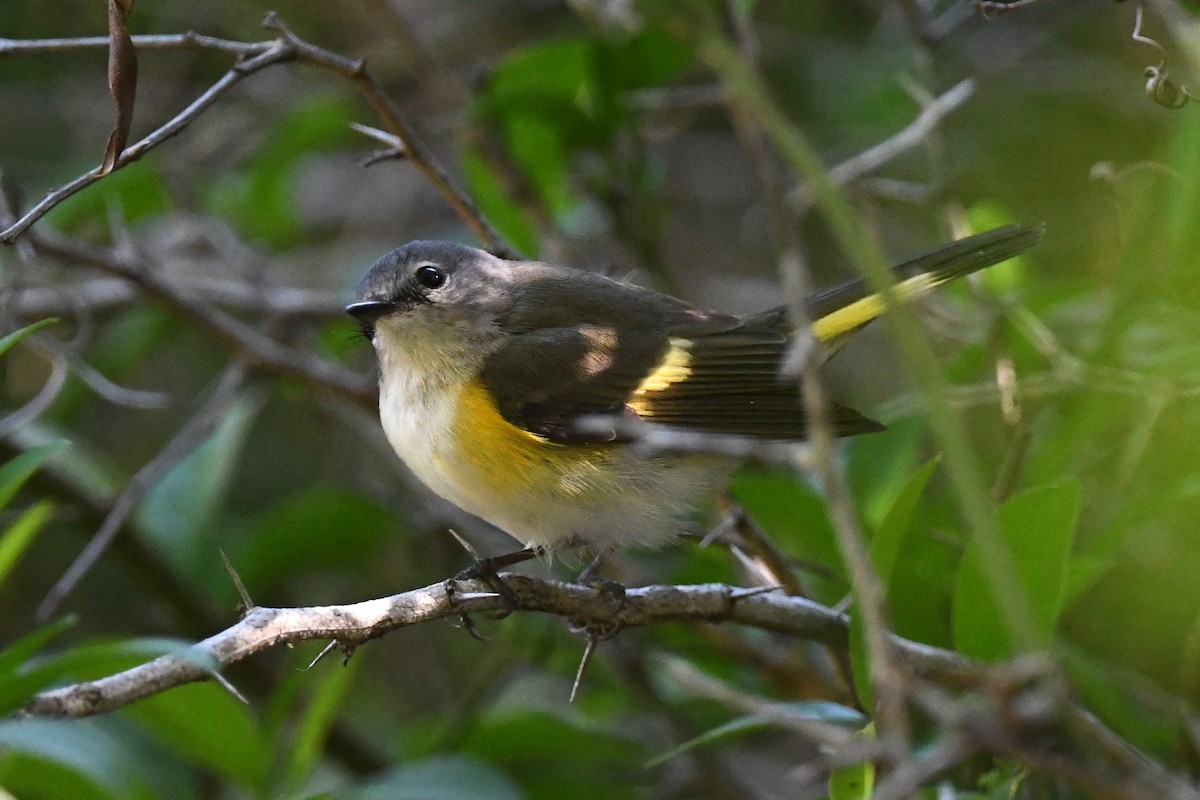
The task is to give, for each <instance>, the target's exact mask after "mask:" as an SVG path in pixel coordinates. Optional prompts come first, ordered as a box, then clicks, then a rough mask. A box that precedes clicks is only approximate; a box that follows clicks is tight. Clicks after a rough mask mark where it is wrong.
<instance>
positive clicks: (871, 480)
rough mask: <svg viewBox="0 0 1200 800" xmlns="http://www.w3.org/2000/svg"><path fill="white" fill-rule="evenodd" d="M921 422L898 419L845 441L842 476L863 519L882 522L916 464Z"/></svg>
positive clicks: (874, 523) (874, 524) (876, 524)
mask: <svg viewBox="0 0 1200 800" xmlns="http://www.w3.org/2000/svg"><path fill="white" fill-rule="evenodd" d="M924 433H925V424H924V421H923V420H919V419H899V420H896V421H893V422H889V423H888V429H887V430H886V431H884V432H883V433H879V434H874V435H872V436H856V437H854V438H852V439H850V440H849V441H848V442H846V479H847V481H848V482H849V484H850V489H851V491H852V492H853V494H854V499H855V503H856V506H857V507H858V509H859V513H860V514H861V516H862V519H863V520H864V522H865V523H866V524H867V525H868V526H869V527H872V528H878V527H879V526H880V525H882V524H883V519H884V517H885V516H887V513H888V511H889V510H890V509H891V508H892V507H893V506H894V505H895V504H896V498H897V497H899V495H900V492H901V491H903V488H904V486H905V485H906V484H907V483H908V481H909V477H910V476H911V474H912V471H913V469H915V468H916V465H917V453H918V451H919V449H920V447H921V446H922V442H923V436H924Z"/></svg>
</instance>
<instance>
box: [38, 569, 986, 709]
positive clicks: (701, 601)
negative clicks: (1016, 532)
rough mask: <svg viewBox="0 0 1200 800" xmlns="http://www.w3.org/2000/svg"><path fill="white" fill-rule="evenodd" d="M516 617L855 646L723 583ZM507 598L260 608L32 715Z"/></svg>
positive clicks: (967, 666)
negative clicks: (673, 625) (674, 625)
mask: <svg viewBox="0 0 1200 800" xmlns="http://www.w3.org/2000/svg"><path fill="white" fill-rule="evenodd" d="M504 581H505V582H506V583H507V584H508V586H509V587H510V588H511V589H512V591H513V594H514V595H515V597H516V604H515V605H516V609H517V610H520V611H538V612H542V613H546V614H553V615H556V616H561V617H566V618H569V619H572V620H576V621H577V622H578V623H580V624H582V625H584V626H588V627H603V628H605V629H613V630H617V629H620V628H630V627H640V626H645V625H652V624H657V623H661V622H669V621H674V622H688V621H690V622H734V623H738V624H742V625H749V626H751V627H755V628H761V629H763V630H769V631H774V632H777V633H784V634H790V635H793V636H799V637H802V638H805V639H812V640H816V641H820V642H823V643H825V644H829V645H832V646H836V647H841V648H845V647H846V646H847V638H848V630H849V618H848V617H847V616H846V615H845V614H841V613H838V612H836V611H833V610H831V609H829V608H826V607H824V606H822V605H819V604H817V603H814V602H812V601H811V600H806V599H804V598H799V597H787V596H784V595H782V594H777V593H763V592H762V590H761V589H760V588H756V589H750V590H745V589H737V588H734V587H730V586H726V585H723V584H702V585H696V586H647V587H643V588H639V589H629V590H628V591H627V592H626V593H625V596H624V599H623V600H622V601H619V602H613V601H612V600H611V597H610V596H609V595H606V594H605V593H604V592H603V591H602V590H599V589H596V588H592V587H587V586H579V585H575V584H563V583H556V582H553V581H545V580H540V579H537V578H531V577H528V576H524V575H505V576H504ZM506 608H507V606H506V600H505V598H503V597H501V596H499V595H497V594H495V593H494V592H492V591H491V590H490V588H489V587H488V586H487V585H486V584H484V583H479V582H455V581H443V582H441V583H435V584H432V585H430V586H426V587H424V588H422V589H414V590H412V591H408V592H403V593H401V594H397V595H392V596H390V597H382V598H379V599H376V600H367V601H364V602H361V603H352V604H349V605H336V606H312V607H308V608H261V607H260V608H255V609H254V610H252V611H251V612H250V613H249V614H247V615H246V617H245V618H243V619H242V621H241V622H239V623H237V624H236V625H234V626H232V627H230V628H228V629H226V630H224V631H222V632H220V633H218V634H216V635H215V636H210V637H209V638H207V639H205V640H203V641H201V642H198V643H197V644H195V645H193V646H191V647H190V648H188V649H187V650H186V651H184V652H182V653H178V654H170V655H164V656H161V657H160V658H157V659H155V660H153V661H150V662H148V663H145V664H142V665H140V666H137V667H134V668H132V669H129V670H126V671H124V672H120V673H118V674H116V675H112V676H109V677H106V678H101V679H99V680H95V681H88V682H85V683H79V684H75V685H73V686H66V687H63V688H61V689H54V690H52V691H47V692H43V693H41V694H39V695H37V696H36V697H34V699H33V700H31V701H30V702H29V704H28V705H26V707H25V709H24V713H25V714H29V715H34V716H51V717H86V716H91V715H93V714H101V713H104V712H108V711H112V710H114V709H117V708H121V707H122V706H125V705H128V704H130V703H132V702H134V701H136V700H141V699H143V698H146V697H149V696H151V695H154V694H158V693H159V692H163V691H166V690H167V689H170V688H173V687H176V686H182V685H183V684H186V683H192V682H195V681H203V680H209V679H211V678H212V677H213V673H214V672H216V671H219V670H221V669H223V668H225V667H227V666H229V665H230V664H234V663H236V662H238V661H241V660H242V659H245V658H247V657H249V656H252V655H255V654H256V653H260V652H262V651H264V650H267V649H268V648H271V647H274V646H276V645H279V644H286V643H291V642H301V641H308V640H311V639H322V640H323V639H336V640H337V641H338V642H340V643H341V644H343V645H344V646H346V647H354V646H356V645H359V644H362V643H363V642H366V641H369V640H371V639H374V638H377V637H379V636H382V635H383V634H385V633H387V632H389V631H392V630H395V629H397V628H403V627H407V626H409V625H416V624H419V623H422V622H429V621H431V620H437V619H447V618H453V617H457V616H459V615H461V614H478V613H482V612H488V611H501V610H505V609H506ZM896 641H897V648H898V652H900V653H901V654H902V655H903V657H904V658H905V659H906V660H907V661H908V662H909V664H910V666H911V667H912V668H913V669H914V670H915V671H916V672H917V673H919V674H922V675H928V676H931V677H936V678H937V680H938V681H939V683H942V684H943V685H948V686H955V687H957V686H963V685H969V684H971V683H973V682H975V681H977V680H978V676H979V675H980V674H981V672H982V671H983V670H984V668H983V667H982V666H980V665H978V664H973V663H972V662H970V661H967V660H966V659H963V658H961V657H959V656H957V655H955V654H954V653H951V652H948V651H945V650H938V649H936V648H932V647H927V646H925V645H921V644H917V643H915V642H909V641H906V640H900V639H897V640H896Z"/></svg>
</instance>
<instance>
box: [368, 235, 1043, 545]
mask: <svg viewBox="0 0 1200 800" xmlns="http://www.w3.org/2000/svg"><path fill="white" fill-rule="evenodd" d="M1041 234H1042V228H1041V227H1040V226H1039V227H1026V226H1019V225H1012V226H1008V227H1004V228H998V229H995V230H992V231H989V232H987V233H982V234H979V235H977V236H972V237H969V238H966V239H962V240H959V241H956V242H953V243H951V244H948V245H945V246H944V247H941V248H939V249H936V250H933V251H931V252H929V253H926V254H924V255H922V256H919V257H918V258H915V259H912V260H911V261H907V262H905V263H903V264H900V265H899V266H897V267H895V268H894V275H895V280H896V284H895V287H894V293H895V294H894V296H895V297H896V298H897V299H900V300H909V299H913V298H916V297H919V296H921V295H924V294H927V293H929V292H930V291H932V290H933V289H935V288H936V287H937V286H939V285H941V284H943V283H945V282H947V281H950V280H953V279H955V278H958V277H961V276H963V275H966V274H968V273H971V272H974V271H976V270H979V269H982V268H984V267H988V266H990V265H992V264H996V263H999V262H1001V261H1004V260H1006V259H1008V258H1011V257H1012V256H1015V255H1017V254H1018V253H1020V252H1022V251H1024V250H1026V249H1028V248H1029V247H1032V246H1033V245H1034V244H1036V243H1037V241H1038V240H1039V239H1040V238H1041ZM357 296H358V300H357V302H355V303H352V304H351V305H349V306H347V308H346V311H347V313H349V314H350V315H351V316H352V317H354V318H355V320H356V321H357V322H358V324H359V326H360V327H361V328H362V331H363V334H364V335H365V336H366V337H367V338H368V339H369V340H370V341H371V342H372V343H373V344H374V347H375V353H376V355H377V357H378V360H379V387H380V393H379V413H380V419H381V421H382V423H383V429H384V431H385V432H386V434H387V437H388V441H389V442H390V443H391V445H392V447H393V448H395V450H396V452H397V453H398V454H399V455H400V457H401V458H402V459H403V460H404V462H405V463H406V464H407V465H408V466H409V468H410V469H411V470H412V471H413V472H414V473H415V474H416V475H417V477H418V478H420V479H421V480H422V481H423V482H424V483H425V484H426V485H427V486H428V487H429V488H430V489H432V490H433V491H434V492H436V493H437V494H439V495H441V496H442V497H444V498H445V499H447V500H449V501H450V502H452V503H454V504H455V505H457V506H459V507H460V508H462V509H463V510H464V511H467V512H469V513H471V514H474V515H476V516H478V517H481V518H482V519H484V520H486V521H488V522H490V523H492V524H493V525H495V526H497V527H499V528H500V529H501V530H503V531H505V532H506V533H508V534H510V535H511V536H513V537H514V538H515V539H517V540H518V541H520V542H521V543H523V544H524V545H525V546H526V549H525V550H522V551H519V552H518V553H514V554H511V555H510V556H502V557H499V558H497V559H493V560H494V561H497V562H498V563H500V564H508V563H514V562H515V561H517V560H521V558H522V557H525V556H528V555H530V554H532V553H534V552H550V551H554V550H556V549H560V548H564V547H579V546H587V547H590V548H591V549H592V550H594V551H596V552H606V551H608V550H611V549H612V548H614V547H618V546H627V545H640V546H657V545H662V544H664V543H666V542H668V541H670V540H671V539H673V538H674V537H675V536H676V535H677V534H678V532H679V531H680V528H681V524H680V517H681V516H682V515H683V514H685V513H686V512H688V511H690V510H691V509H693V508H694V506H695V505H696V504H697V503H698V502H699V501H700V500H701V499H702V498H703V497H704V495H705V494H706V493H707V492H710V491H712V490H713V489H714V488H715V487H716V486H718V485H720V483H721V482H722V481H724V480H726V479H727V478H728V477H729V475H730V474H731V473H732V471H733V469H734V468H736V466H737V464H738V461H737V459H734V458H732V457H729V456H723V455H717V454H694V453H692V454H679V453H674V454H668V453H659V454H653V455H646V454H645V453H643V452H638V451H637V450H636V448H633V447H630V440H629V437H628V436H622V435H619V433H618V431H619V429H620V428H621V427H622V426H619V425H616V424H614V425H612V426H609V427H608V428H607V429H606V428H605V427H604V426H601V427H600V428H597V426H595V425H594V424H592V425H586V426H584V425H581V424H580V422H581V420H590V421H592V422H594V421H595V419H596V415H608V417H609V418H611V419H614V420H622V419H628V420H635V421H636V420H641V421H644V422H645V423H647V424H654V425H670V426H676V427H678V428H681V429H685V430H689V431H701V432H709V433H719V434H734V435H741V436H749V437H756V438H761V439H775V440H800V439H803V438H804V437H805V433H806V423H805V417H804V412H803V410H802V407H801V406H802V404H801V402H800V388H799V386H798V384H797V382H796V380H795V379H792V378H786V377H782V376H781V375H780V366H781V362H782V360H783V359H784V357H785V355H786V354H787V353H788V351H789V348H790V347H791V345H792V342H793V338H794V333H793V331H792V330H791V329H790V326H789V321H788V314H787V311H786V309H784V308H777V309H772V310H770V311H766V312H764V313H762V314H758V315H754V316H749V317H738V316H733V315H730V314H722V313H718V312H714V311H708V310H704V309H699V308H694V307H692V306H690V305H689V304H687V303H685V302H684V301H682V300H679V299H676V298H674V297H671V296H669V295H666V294H662V293H660V292H656V291H653V290H651V289H646V288H643V287H639V286H634V285H632V284H630V283H626V282H622V281H618V280H613V279H611V278H608V277H604V276H602V275H598V274H594V273H588V272H581V271H578V270H574V269H569V268H567V267H562V266H557V265H554V264H547V263H542V262H536V261H510V260H505V259H503V258H499V257H497V256H495V255H492V254H491V253H488V252H485V251H483V250H478V249H476V248H473V247H467V246H465V245H461V244H455V243H451V242H441V241H414V242H410V243H408V244H406V245H404V246H403V247H400V248H398V249H396V250H393V251H392V252H390V253H388V254H387V255H385V256H383V257H382V258H380V259H379V260H378V261H377V262H376V263H375V264H374V265H373V266H372V267H371V269H370V271H369V272H368V273H367V275H366V277H365V278H363V280H362V283H361V284H360V285H359V287H358V295H357ZM884 310H885V302H884V299H883V298H882V297H881V296H880V295H878V294H873V293H871V292H870V291H869V290H868V289H867V288H866V286H865V284H864V283H863V282H862V281H861V280H859V281H853V282H850V283H847V284H845V285H842V286H838V287H836V288H833V289H828V290H825V291H822V292H819V293H817V294H816V295H814V296H813V297H811V298H809V300H808V301H807V311H808V317H809V319H811V320H812V326H811V334H812V336H813V338H814V339H815V340H816V341H817V342H819V343H821V345H823V346H825V347H826V348H828V349H829V350H831V351H832V350H833V349H835V348H836V345H837V344H838V343H840V341H841V340H842V339H843V338H844V337H845V336H846V335H847V334H850V333H852V332H854V331H856V330H858V329H860V328H862V327H863V326H864V325H866V324H867V323H868V322H870V321H871V320H873V319H874V318H875V317H877V316H879V315H880V314H881V313H882V312H883V311H884ZM830 421H831V425H832V428H833V433H835V434H836V435H838V436H852V435H855V434H859V433H866V432H870V431H878V430H881V429H882V428H883V426H882V425H880V424H879V423H877V422H875V421H873V420H870V419H868V418H866V417H864V416H863V415H861V414H859V413H858V412H857V411H854V410H853V409H851V408H848V407H846V406H843V405H838V404H833V405H832V406H831V408H830ZM502 559H503V560H502Z"/></svg>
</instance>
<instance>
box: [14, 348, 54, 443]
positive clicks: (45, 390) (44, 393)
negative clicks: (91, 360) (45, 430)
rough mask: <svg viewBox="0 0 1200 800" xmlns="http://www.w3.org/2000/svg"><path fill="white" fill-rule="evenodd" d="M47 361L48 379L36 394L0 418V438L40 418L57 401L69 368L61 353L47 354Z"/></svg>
mask: <svg viewBox="0 0 1200 800" xmlns="http://www.w3.org/2000/svg"><path fill="white" fill-rule="evenodd" d="M49 359H50V377H48V378H47V379H46V382H45V383H43V384H42V388H41V389H39V390H38V393H37V394H35V395H34V396H33V397H31V398H30V399H29V401H28V402H26V403H25V405H23V406H21V407H20V408H18V409H17V410H15V411H13V412H12V413H10V414H7V415H5V416H4V417H2V418H0V438H3V437H5V436H8V435H9V434H10V433H12V432H13V431H15V430H17V429H19V428H21V427H22V426H24V425H26V424H28V423H30V422H32V421H33V420H35V419H37V418H38V417H40V416H41V415H42V414H44V413H45V411H46V409H48V408H49V407H50V406H51V405H53V404H54V401H55V400H57V399H58V395H59V394H60V393H61V392H62V390H63V386H65V385H66V382H67V375H68V374H69V373H70V366H69V362H68V361H67V357H66V356H65V355H63V354H61V353H49Z"/></svg>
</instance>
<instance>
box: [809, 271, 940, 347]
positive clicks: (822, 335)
mask: <svg viewBox="0 0 1200 800" xmlns="http://www.w3.org/2000/svg"><path fill="white" fill-rule="evenodd" d="M945 282H946V279H945V278H944V277H942V276H939V275H938V274H937V273H935V272H923V273H921V274H920V275H914V276H912V277H911V278H906V279H905V280H902V281H900V282H899V283H897V284H896V285H895V286H894V287H892V292H893V296H894V297H895V299H896V301H897V302H908V301H910V300H913V299H915V298H917V297H921V296H922V295H926V294H929V293H930V292H932V291H933V290H934V289H936V288H937V287H938V286H941V285H942V284H943V283H945ZM886 310H887V304H886V303H885V302H884V299H883V295H881V294H879V293H876V294H872V295H867V296H866V297H864V298H863V299H861V300H855V301H854V302H853V303H850V304H849V305H846V306H843V307H842V308H839V309H838V310H837V311H831V312H829V313H828V314H826V315H825V316H823V317H821V318H820V319H815V320H813V323H812V335H813V336H814V337H815V338H816V339H817V341H820V342H831V341H833V340H834V339H836V338H837V337H839V336H841V335H842V334H845V333H849V332H850V331H852V330H854V329H855V328H859V327H862V326H863V325H866V324H867V323H868V322H870V321H871V320H873V319H875V318H876V317H878V316H880V315H881V314H883V312H884V311H886Z"/></svg>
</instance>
